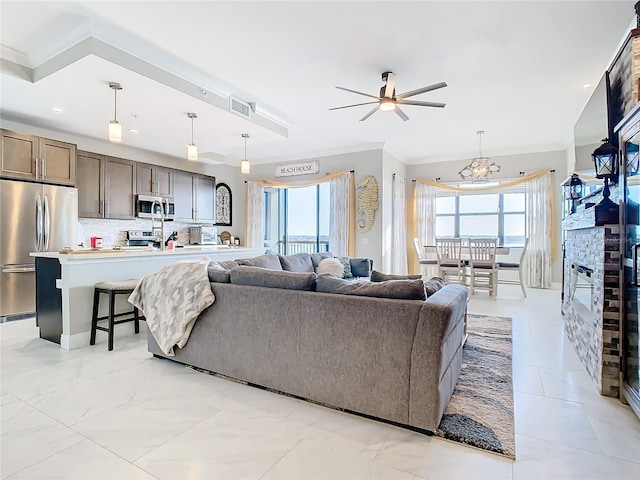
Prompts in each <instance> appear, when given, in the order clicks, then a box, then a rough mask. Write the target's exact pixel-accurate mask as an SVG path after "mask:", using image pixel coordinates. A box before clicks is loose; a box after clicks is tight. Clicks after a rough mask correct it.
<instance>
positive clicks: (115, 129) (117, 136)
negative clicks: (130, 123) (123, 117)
mask: <svg viewBox="0 0 640 480" xmlns="http://www.w3.org/2000/svg"><path fill="white" fill-rule="evenodd" d="M109 88H111V89H113V120H111V121H110V122H109V141H110V142H116V143H119V142H121V141H122V125H120V122H118V116H117V112H118V102H117V95H118V90H122V86H121V85H120V84H119V83H117V82H109Z"/></svg>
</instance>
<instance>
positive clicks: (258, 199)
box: [246, 181, 264, 248]
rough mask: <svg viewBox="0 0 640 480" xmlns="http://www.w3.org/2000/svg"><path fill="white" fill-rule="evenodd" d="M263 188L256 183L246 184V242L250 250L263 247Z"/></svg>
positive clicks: (249, 182)
mask: <svg viewBox="0 0 640 480" xmlns="http://www.w3.org/2000/svg"><path fill="white" fill-rule="evenodd" d="M263 218H264V187H263V186H262V184H260V183H257V182H252V181H248V182H247V218H246V222H247V229H246V231H247V233H246V236H247V240H246V242H247V243H246V245H247V247H250V248H260V247H263V246H264V225H263Z"/></svg>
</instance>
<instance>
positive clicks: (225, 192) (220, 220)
mask: <svg viewBox="0 0 640 480" xmlns="http://www.w3.org/2000/svg"><path fill="white" fill-rule="evenodd" d="M216 225H222V226H231V189H230V188H229V185H227V184H226V183H218V184H217V185H216Z"/></svg>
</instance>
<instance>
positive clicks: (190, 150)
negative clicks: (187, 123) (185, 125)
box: [187, 113, 198, 162]
mask: <svg viewBox="0 0 640 480" xmlns="http://www.w3.org/2000/svg"><path fill="white" fill-rule="evenodd" d="M187 117H189V118H190V119H191V143H190V144H189V145H187V160H191V161H192V162H195V161H197V160H198V146H197V145H196V144H195V143H193V119H194V118H198V116H197V115H196V114H195V113H187Z"/></svg>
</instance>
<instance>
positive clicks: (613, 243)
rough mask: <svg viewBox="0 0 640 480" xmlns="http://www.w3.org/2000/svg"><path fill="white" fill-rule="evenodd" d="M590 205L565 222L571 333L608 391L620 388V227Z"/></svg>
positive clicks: (614, 394) (566, 300)
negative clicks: (599, 218) (603, 220)
mask: <svg viewBox="0 0 640 480" xmlns="http://www.w3.org/2000/svg"><path fill="white" fill-rule="evenodd" d="M590 210H593V209H588V210H585V211H582V212H578V213H576V214H573V215H571V216H570V217H569V218H567V219H565V220H564V221H563V223H562V228H563V230H564V234H565V241H564V255H565V258H564V285H563V302H562V313H563V314H564V317H565V332H566V334H567V337H568V338H569V341H570V342H571V344H572V346H573V348H574V350H575V351H576V353H577V354H578V357H579V358H580V360H581V361H582V363H583V364H584V366H585V368H586V370H587V372H588V373H589V376H590V377H591V378H592V379H593V381H594V382H595V384H596V385H597V387H598V390H599V392H600V393H601V394H602V395H606V396H610V397H618V396H619V390H620V318H621V310H620V285H619V281H620V227H619V225H618V224H615V225H601V226H596V225H595V223H596V222H595V216H594V213H593V212H591V211H590Z"/></svg>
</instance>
